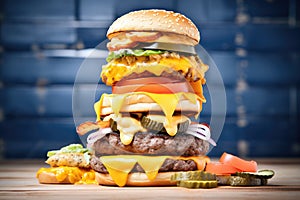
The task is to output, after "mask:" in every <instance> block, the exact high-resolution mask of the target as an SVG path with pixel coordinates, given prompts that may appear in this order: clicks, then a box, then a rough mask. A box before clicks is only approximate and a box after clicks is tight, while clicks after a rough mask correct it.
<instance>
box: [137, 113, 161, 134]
mask: <svg viewBox="0 0 300 200" xmlns="http://www.w3.org/2000/svg"><path fill="white" fill-rule="evenodd" d="M141 124H142V126H143V127H144V128H146V129H150V130H153V131H162V129H164V124H163V123H160V122H157V121H154V120H151V119H149V118H148V117H145V116H144V117H142V120H141Z"/></svg>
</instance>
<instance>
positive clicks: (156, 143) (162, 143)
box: [94, 133, 209, 156]
mask: <svg viewBox="0 0 300 200" xmlns="http://www.w3.org/2000/svg"><path fill="white" fill-rule="evenodd" d="M94 149H95V154H96V155H97V156H100V155H117V154H139V155H172V156H174V155H175V156H200V155H205V154H206V153H207V152H208V149H209V143H208V142H207V141H204V140H201V139H198V138H196V137H194V136H192V135H187V134H177V135H176V136H169V135H167V134H157V133H136V134H135V136H134V138H133V141H132V142H131V143H130V144H129V145H124V144H123V143H122V142H121V140H120V136H119V134H117V133H110V134H107V135H106V136H105V137H103V138H101V139H99V140H97V141H96V142H95V143H94Z"/></svg>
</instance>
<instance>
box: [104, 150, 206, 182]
mask: <svg viewBox="0 0 300 200" xmlns="http://www.w3.org/2000/svg"><path fill="white" fill-rule="evenodd" d="M167 158H170V159H174V160H193V161H194V162H195V163H196V165H197V168H198V170H204V168H205V166H206V163H208V162H209V161H210V159H209V158H208V157H207V156H189V157H182V156H141V155H113V156H102V157H100V160H101V162H102V163H103V165H104V166H105V167H106V169H107V171H108V173H109V175H110V176H111V177H112V179H113V180H114V182H115V183H116V184H117V185H118V186H120V187H122V186H125V185H126V182H127V178H128V174H129V173H130V172H131V170H132V169H133V168H134V166H135V165H136V164H137V163H138V164H139V165H140V166H141V167H142V168H143V170H144V171H145V173H146V175H147V177H148V179H149V180H150V181H151V180H154V179H155V178H156V176H157V174H158V171H159V169H160V167H161V166H162V164H163V163H164V162H165V160H166V159H167Z"/></svg>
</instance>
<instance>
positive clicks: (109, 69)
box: [101, 56, 191, 85]
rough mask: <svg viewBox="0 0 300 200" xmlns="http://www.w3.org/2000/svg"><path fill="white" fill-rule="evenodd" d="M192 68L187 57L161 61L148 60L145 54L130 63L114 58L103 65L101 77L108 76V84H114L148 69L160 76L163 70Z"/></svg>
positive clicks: (171, 70) (184, 71) (185, 70)
mask: <svg viewBox="0 0 300 200" xmlns="http://www.w3.org/2000/svg"><path fill="white" fill-rule="evenodd" d="M189 68H191V63H190V62H189V60H188V59H187V58H185V57H180V58H161V59H160V61H159V62H155V61H154V62H153V61H151V62H149V61H148V62H147V58H146V57H145V56H138V57H136V61H135V62H134V63H132V64H131V65H128V64H127V63H125V62H122V61H121V60H116V59H115V60H112V61H110V62H109V63H108V64H107V65H103V66H102V72H101V77H104V76H105V77H106V78H107V79H106V84H107V85H112V84H113V83H114V82H116V81H120V80H121V79H122V78H123V77H125V76H127V75H129V74H132V73H137V74H140V73H142V72H145V71H148V72H151V73H152V74H155V75H156V76H160V75H161V74H162V73H163V72H167V73H172V72H174V70H175V71H182V72H183V73H184V74H185V73H187V71H188V69H189Z"/></svg>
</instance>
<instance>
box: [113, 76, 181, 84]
mask: <svg viewBox="0 0 300 200" xmlns="http://www.w3.org/2000/svg"><path fill="white" fill-rule="evenodd" d="M177 82H182V81H179V80H176V79H171V78H167V77H145V78H136V79H122V80H120V81H119V82H117V83H116V85H117V86H123V85H135V84H149V83H177Z"/></svg>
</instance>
